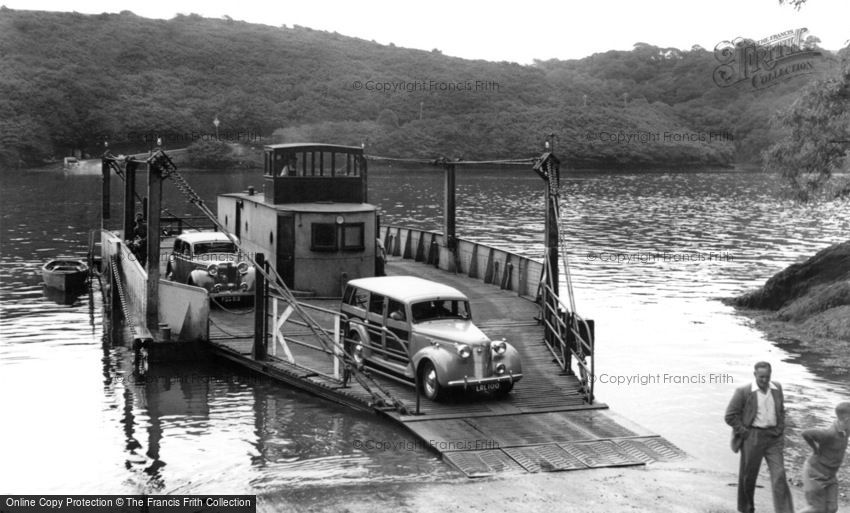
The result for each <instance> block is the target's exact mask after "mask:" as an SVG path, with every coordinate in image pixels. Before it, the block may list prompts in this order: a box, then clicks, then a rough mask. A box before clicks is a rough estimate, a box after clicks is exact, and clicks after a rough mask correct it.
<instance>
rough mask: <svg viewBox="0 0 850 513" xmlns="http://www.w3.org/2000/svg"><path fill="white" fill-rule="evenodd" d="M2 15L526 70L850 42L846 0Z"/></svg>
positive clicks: (247, 0)
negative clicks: (144, 21)
mask: <svg viewBox="0 0 850 513" xmlns="http://www.w3.org/2000/svg"><path fill="white" fill-rule="evenodd" d="M0 3H2V4H3V5H5V6H6V7H8V8H10V9H27V10H47V11H76V12H80V13H90V14H100V13H102V12H120V11H124V10H128V11H132V12H133V13H135V14H137V15H139V16H144V17H147V18H161V19H170V18H172V17H174V16H175V15H177V14H190V13H196V14H200V15H202V16H205V17H210V18H221V17H223V16H225V15H227V16H230V17H231V18H233V19H235V20H243V21H248V22H251V23H263V24H266V25H272V26H282V25H286V26H288V27H292V26H293V25H301V26H305V27H310V28H313V29H318V30H327V31H331V32H334V31H335V32H339V33H340V34H343V35H347V36H353V37H359V38H362V39H366V40H375V41H377V42H378V43H381V44H389V43H393V44H395V45H396V46H402V47H408V48H418V49H422V50H429V51H430V50H433V49H435V48H436V49H439V50H440V51H441V52H443V54H445V55H451V56H455V57H462V58H466V59H484V60H489V61H509V62H517V63H520V64H531V63H532V62H533V61H534V60H535V59H539V60H548V59H576V58H581V57H586V56H588V55H592V54H593V53H597V52H604V51H608V50H631V49H632V47H633V45H634V44H635V43H637V42H644V43H649V44H652V45H656V46H661V47H676V48H679V49H683V50H684V49H690V48H691V47H692V46H693V45H695V44H698V45H700V46H702V47H703V48H706V49H708V50H711V49H713V48H714V47H715V45H717V44H718V43H720V42H721V41H724V40H732V39H735V38H736V37H748V38H751V39H754V40H759V39H764V38H768V37H770V36H771V35H774V34H779V33H782V32H785V31H787V30H791V29H798V28H808V29H809V33H810V34H812V35H815V36H817V37H819V38H820V39H821V41H822V43H821V46H822V47H823V48H826V49H829V50H838V49H840V48H842V47H844V46H846V45H847V44H848V40H850V21H848V20H850V0H808V2H807V3H806V4H805V5H803V6H802V8H801V9H800V10H795V9H794V8H793V7H791V6H790V5H779V2H778V0H702V1H690V0H640V1H638V0H605V1H602V2H600V1H595V0H583V1H580V2H579V1H570V0H562V1H560V2H555V1H550V2H545V1H541V0H523V1H511V2H500V1H496V2H488V3H486V4H485V3H484V2H471V1H467V2H463V1H458V0H428V1H424V2H408V1H394V2H389V1H371V0H369V1H367V0H363V1H359V2H358V1H351V0H348V1H338V0H337V1H323V0H300V1H298V2H292V1H288V0H279V1H275V0H271V1H259V0H239V1H233V0H229V1H223V0H189V1H183V2H175V1H163V0H146V1H144V2H140V1H134V0H70V1H67V0H65V1H58V0H0Z"/></svg>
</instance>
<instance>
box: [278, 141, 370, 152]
mask: <svg viewBox="0 0 850 513" xmlns="http://www.w3.org/2000/svg"><path fill="white" fill-rule="evenodd" d="M265 148H266V149H267V150H290V151H333V152H338V153H363V148H361V147H360V146H343V145H341V144H324V143H287V144H269V145H267V146H265Z"/></svg>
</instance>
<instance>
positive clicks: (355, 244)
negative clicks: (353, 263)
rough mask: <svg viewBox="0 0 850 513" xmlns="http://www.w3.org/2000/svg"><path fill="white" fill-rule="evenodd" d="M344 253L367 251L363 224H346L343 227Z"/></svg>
mask: <svg viewBox="0 0 850 513" xmlns="http://www.w3.org/2000/svg"><path fill="white" fill-rule="evenodd" d="M342 249H343V251H363V250H364V249H366V246H365V244H364V238H363V223H346V224H343V225H342Z"/></svg>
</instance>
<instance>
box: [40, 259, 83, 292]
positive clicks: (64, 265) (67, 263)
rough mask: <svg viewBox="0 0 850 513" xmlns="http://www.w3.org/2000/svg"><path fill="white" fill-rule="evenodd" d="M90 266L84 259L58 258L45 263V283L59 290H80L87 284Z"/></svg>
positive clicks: (43, 268) (42, 271)
mask: <svg viewBox="0 0 850 513" xmlns="http://www.w3.org/2000/svg"><path fill="white" fill-rule="evenodd" d="M88 272H89V266H88V265H87V264H86V263H85V262H83V261H82V260H74V259H70V258H58V259H55V260H51V261H49V262H47V263H46V264H44V266H42V268H41V275H42V277H43V278H44V284H45V285H47V286H48V287H52V288H54V289H59V290H79V289H81V288H83V287H84V286H85V284H86V276H87V275H88Z"/></svg>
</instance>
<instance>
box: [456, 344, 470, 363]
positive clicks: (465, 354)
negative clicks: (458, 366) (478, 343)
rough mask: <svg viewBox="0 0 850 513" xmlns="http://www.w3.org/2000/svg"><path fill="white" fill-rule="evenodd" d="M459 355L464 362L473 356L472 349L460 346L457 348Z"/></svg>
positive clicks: (464, 345) (463, 345)
mask: <svg viewBox="0 0 850 513" xmlns="http://www.w3.org/2000/svg"><path fill="white" fill-rule="evenodd" d="M457 354H458V356H460V357H461V358H463V359H464V360H466V359H467V358H469V357H470V356H472V348H471V347H469V346H468V345H466V344H459V345H458V346H457Z"/></svg>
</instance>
